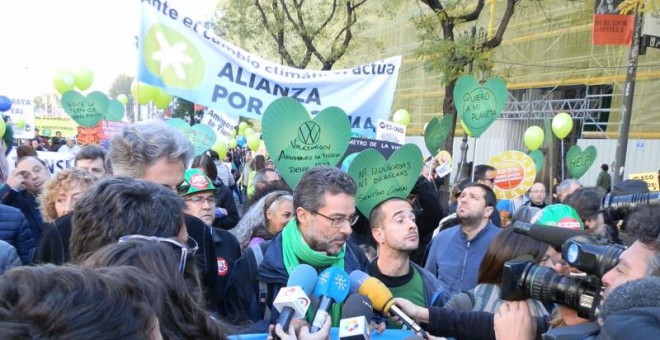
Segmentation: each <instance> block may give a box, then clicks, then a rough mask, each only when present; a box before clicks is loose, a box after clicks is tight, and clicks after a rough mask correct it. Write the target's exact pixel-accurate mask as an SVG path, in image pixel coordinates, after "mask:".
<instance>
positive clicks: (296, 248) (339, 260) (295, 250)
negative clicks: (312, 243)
mask: <svg viewBox="0 0 660 340" xmlns="http://www.w3.org/2000/svg"><path fill="white" fill-rule="evenodd" d="M282 253H283V260H284V267H285V268H286V272H287V274H289V275H291V272H292V271H293V269H294V268H296V267H297V266H298V265H299V264H300V260H302V261H303V262H305V263H307V264H309V265H311V266H312V267H315V268H319V267H329V266H337V267H339V268H341V269H344V254H346V245H344V248H343V249H342V250H341V252H340V253H339V254H337V256H330V255H325V254H323V253H320V252H318V251H315V250H313V249H312V248H310V247H309V245H308V244H307V242H305V239H304V238H303V236H302V234H301V233H300V228H299V227H298V223H297V222H296V219H295V218H293V219H291V221H289V223H287V225H286V226H284V229H283V230H282ZM330 316H331V317H332V326H333V327H338V326H339V321H340V319H341V305H340V304H339V303H333V304H332V309H331V310H330ZM305 319H306V320H307V322H309V323H310V324H311V323H312V321H313V320H314V311H312V310H311V309H308V310H307V315H306V316H305Z"/></svg>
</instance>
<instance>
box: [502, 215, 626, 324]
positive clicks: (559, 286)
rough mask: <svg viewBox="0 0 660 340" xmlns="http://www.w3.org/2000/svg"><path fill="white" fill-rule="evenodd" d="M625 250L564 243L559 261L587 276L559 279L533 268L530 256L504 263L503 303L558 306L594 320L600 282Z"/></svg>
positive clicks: (577, 239)
mask: <svg viewBox="0 0 660 340" xmlns="http://www.w3.org/2000/svg"><path fill="white" fill-rule="evenodd" d="M545 228H553V227H550V226H547V227H545ZM555 228H556V227H555ZM624 249H625V248H624V247H623V246H621V245H616V244H599V243H598V242H597V241H596V240H595V239H593V238H591V237H589V236H583V235H578V236H574V237H571V238H569V239H568V240H566V241H565V242H564V244H563V245H562V247H561V250H562V258H563V259H564V261H566V262H567V263H568V264H569V265H570V266H573V267H575V268H577V269H579V270H580V271H582V272H584V273H586V274H587V275H586V276H564V275H560V274H559V273H557V272H556V271H555V270H554V269H552V268H549V267H544V266H539V265H537V264H535V263H534V262H533V260H532V258H531V257H530V256H524V257H521V258H517V259H513V260H510V261H507V262H506V263H505V264H504V272H503V274H502V299H504V300H509V301H515V300H525V299H528V298H532V299H536V300H539V301H542V302H554V303H559V304H561V305H564V306H567V307H569V308H572V309H575V310H576V311H577V314H578V316H579V317H581V318H585V319H590V320H594V319H595V317H596V311H597V308H598V306H599V305H600V297H601V294H600V293H601V288H602V282H601V278H602V276H603V275H605V273H607V272H608V271H609V270H611V269H612V268H614V267H615V266H616V265H617V263H618V261H619V255H621V253H622V252H623V250H624Z"/></svg>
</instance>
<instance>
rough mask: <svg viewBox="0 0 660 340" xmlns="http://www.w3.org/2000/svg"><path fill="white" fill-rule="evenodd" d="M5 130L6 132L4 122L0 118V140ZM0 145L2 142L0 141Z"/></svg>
mask: <svg viewBox="0 0 660 340" xmlns="http://www.w3.org/2000/svg"><path fill="white" fill-rule="evenodd" d="M5 130H7V124H5V120H4V119H2V118H0V138H2V136H4V135H5ZM0 143H2V141H0Z"/></svg>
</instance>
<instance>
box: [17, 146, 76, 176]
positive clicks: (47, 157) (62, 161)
mask: <svg viewBox="0 0 660 340" xmlns="http://www.w3.org/2000/svg"><path fill="white" fill-rule="evenodd" d="M37 157H39V159H41V160H43V161H44V162H46V167H47V168H48V171H49V172H50V173H51V175H52V174H56V173H58V172H60V171H62V170H64V169H68V168H72V167H73V160H74V158H75V157H76V156H75V155H74V154H71V153H68V152H51V151H37ZM16 161H17V159H16V148H13V149H12V150H11V151H10V152H9V155H7V163H9V173H11V172H12V171H13V170H14V168H15V167H16Z"/></svg>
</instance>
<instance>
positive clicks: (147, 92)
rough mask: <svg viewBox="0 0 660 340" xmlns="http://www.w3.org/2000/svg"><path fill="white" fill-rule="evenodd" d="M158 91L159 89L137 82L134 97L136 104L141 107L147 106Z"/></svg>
mask: <svg viewBox="0 0 660 340" xmlns="http://www.w3.org/2000/svg"><path fill="white" fill-rule="evenodd" d="M159 90H160V89H159V88H157V87H155V86H153V85H149V84H147V83H143V82H141V81H139V82H138V83H137V88H136V94H137V96H136V97H137V101H138V103H140V104H142V105H145V104H148V103H149V102H150V101H151V100H153V99H154V98H156V96H157V95H158V91H159Z"/></svg>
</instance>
